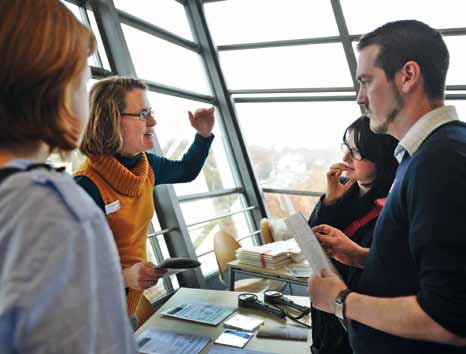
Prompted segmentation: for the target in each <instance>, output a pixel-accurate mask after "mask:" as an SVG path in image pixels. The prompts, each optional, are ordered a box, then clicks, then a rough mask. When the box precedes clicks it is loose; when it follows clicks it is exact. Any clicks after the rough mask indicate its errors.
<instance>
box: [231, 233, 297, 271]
mask: <svg viewBox="0 0 466 354" xmlns="http://www.w3.org/2000/svg"><path fill="white" fill-rule="evenodd" d="M300 253H301V250H300V249H299V246H298V244H297V243H296V241H295V240H294V239H291V240H287V241H278V242H272V243H267V244H265V245H262V246H244V247H242V248H239V249H238V250H236V258H237V259H238V260H239V262H240V263H244V264H249V265H252V266H256V267H261V268H266V269H278V268H281V267H283V266H286V265H287V264H289V263H291V262H293V261H294V260H295V259H296V257H299V255H300Z"/></svg>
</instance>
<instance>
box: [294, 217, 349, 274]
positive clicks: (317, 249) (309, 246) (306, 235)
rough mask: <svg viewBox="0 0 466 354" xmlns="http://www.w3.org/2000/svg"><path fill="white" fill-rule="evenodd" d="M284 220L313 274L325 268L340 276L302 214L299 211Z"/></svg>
mask: <svg viewBox="0 0 466 354" xmlns="http://www.w3.org/2000/svg"><path fill="white" fill-rule="evenodd" d="M285 222H286V224H287V226H288V229H289V230H290V232H291V233H292V234H293V235H294V237H295V239H296V242H298V245H299V247H300V248H301V251H302V252H303V254H304V257H305V258H306V260H307V261H308V263H309V266H310V267H311V269H312V272H313V273H314V274H320V271H321V270H322V269H325V270H327V271H328V272H332V273H335V274H337V275H338V276H339V277H340V278H341V276H340V274H338V271H337V270H336V269H335V267H334V266H333V264H332V262H331V261H330V258H329V257H328V256H327V254H326V253H325V251H324V250H323V249H322V246H321V245H320V243H319V241H318V240H317V238H316V236H315V235H314V232H312V229H311V228H310V227H309V225H308V223H307V221H306V219H304V216H303V215H302V214H301V213H296V214H293V215H290V216H289V217H288V218H286V220H285Z"/></svg>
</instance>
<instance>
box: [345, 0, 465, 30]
mask: <svg viewBox="0 0 466 354" xmlns="http://www.w3.org/2000/svg"><path fill="white" fill-rule="evenodd" d="M341 6H342V8H343V15H344V16H345V18H346V24H347V26H348V30H349V32H350V34H362V33H366V32H370V31H372V30H374V29H375V28H376V27H378V26H381V25H383V24H384V23H386V22H389V21H395V20H408V19H416V20H419V21H423V22H425V23H427V24H429V25H430V26H432V27H434V28H449V27H466V17H465V16H464V11H463V9H464V1H463V0H445V1H424V0H410V1H405V0H392V1H373V0H359V1H353V0H341Z"/></svg>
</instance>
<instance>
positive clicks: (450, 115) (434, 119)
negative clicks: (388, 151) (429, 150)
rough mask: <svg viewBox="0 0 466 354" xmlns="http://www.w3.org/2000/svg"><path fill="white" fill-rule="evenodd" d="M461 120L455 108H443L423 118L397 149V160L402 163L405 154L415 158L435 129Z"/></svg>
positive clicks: (411, 129) (410, 130) (409, 131)
mask: <svg viewBox="0 0 466 354" xmlns="http://www.w3.org/2000/svg"><path fill="white" fill-rule="evenodd" d="M455 120H459V118H458V114H457V113H456V108H455V107H454V106H442V107H439V108H436V109H434V110H432V111H430V112H429V113H427V114H425V115H424V116H422V117H421V118H420V119H419V120H418V121H417V122H416V123H414V125H413V126H412V127H411V128H409V130H408V131H407V132H406V134H405V136H404V137H403V138H402V139H401V140H400V142H399V143H398V146H397V147H396V149H395V158H396V159H397V160H398V163H401V160H402V159H403V156H404V154H405V152H408V154H409V156H413V155H414V153H415V152H416V151H417V149H418V148H419V146H421V144H422V142H423V141H424V140H425V139H426V138H427V137H428V136H429V135H430V133H432V132H433V131H434V130H435V129H437V128H438V127H440V126H441V125H444V124H446V123H449V122H452V121H455Z"/></svg>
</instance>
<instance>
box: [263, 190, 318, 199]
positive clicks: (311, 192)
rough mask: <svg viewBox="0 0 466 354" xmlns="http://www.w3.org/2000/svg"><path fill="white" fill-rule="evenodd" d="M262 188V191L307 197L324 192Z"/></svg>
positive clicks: (316, 195)
mask: <svg viewBox="0 0 466 354" xmlns="http://www.w3.org/2000/svg"><path fill="white" fill-rule="evenodd" d="M262 190H263V191H264V193H273V194H290V195H303V196H308V197H320V196H322V194H324V193H323V192H313V191H298V190H294V189H278V188H262Z"/></svg>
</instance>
